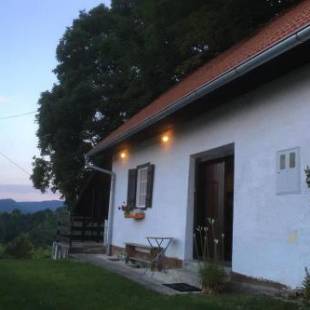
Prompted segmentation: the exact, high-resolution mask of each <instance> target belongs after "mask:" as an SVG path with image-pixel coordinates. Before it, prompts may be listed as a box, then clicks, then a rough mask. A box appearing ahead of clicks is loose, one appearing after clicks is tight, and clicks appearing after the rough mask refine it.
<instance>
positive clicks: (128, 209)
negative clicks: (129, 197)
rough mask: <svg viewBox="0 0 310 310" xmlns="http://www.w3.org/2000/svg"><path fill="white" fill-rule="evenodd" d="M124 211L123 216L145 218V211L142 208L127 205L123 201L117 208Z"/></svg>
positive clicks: (136, 218) (137, 218)
mask: <svg viewBox="0 0 310 310" xmlns="http://www.w3.org/2000/svg"><path fill="white" fill-rule="evenodd" d="M118 209H119V210H121V211H123V212H124V217H125V218H131V219H135V220H143V219H144V218H145V213H144V211H143V210H142V209H136V208H134V207H132V206H129V205H128V204H126V203H125V202H123V204H122V205H121V206H120V207H119V208H118Z"/></svg>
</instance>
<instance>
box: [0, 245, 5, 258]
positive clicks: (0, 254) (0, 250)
mask: <svg viewBox="0 0 310 310" xmlns="http://www.w3.org/2000/svg"><path fill="white" fill-rule="evenodd" d="M4 251H5V246H4V245H3V244H1V243H0V258H3V257H4Z"/></svg>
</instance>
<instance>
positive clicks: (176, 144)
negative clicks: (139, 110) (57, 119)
mask: <svg viewBox="0 0 310 310" xmlns="http://www.w3.org/2000/svg"><path fill="white" fill-rule="evenodd" d="M309 85H310V67H306V68H303V69H302V70H298V71H295V72H293V73H292V74H290V75H289V76H285V77H283V78H282V79H280V80H277V81H275V82H272V83H270V84H268V85H265V86H263V87H261V88H259V89H257V90H255V91H253V92H251V93H249V94H246V95H245V96H243V97H241V98H239V99H238V100H235V101H234V102H232V103H231V104H229V105H226V106H225V108H221V109H219V110H218V111H215V112H212V113H210V114H209V115H208V116H204V117H203V118H200V119H195V120H193V122H192V123H189V124H187V125H186V126H183V128H182V130H181V129H176V131H175V132H174V136H173V139H172V144H171V145H170V146H169V147H168V148H163V147H162V146H161V145H160V143H159V142H158V140H152V141H143V142H141V144H139V145H132V146H131V148H130V150H129V153H128V159H127V160H126V161H121V160H120V159H119V158H118V156H115V160H114V162H113V170H114V172H115V173H116V186H115V199H114V202H115V203H114V220H113V236H112V238H113V245H116V246H120V247H124V243H125V242H139V243H145V242H146V241H145V237H146V236H147V235H160V236H162V235H165V236H172V237H174V238H175V239H176V242H175V243H174V244H173V246H172V247H171V248H170V250H169V252H168V253H167V254H168V255H169V256H172V257H178V258H181V259H189V258H191V251H192V249H191V231H192V208H193V206H192V204H191V203H190V201H191V200H190V199H189V198H190V197H188V193H189V188H190V182H189V173H190V158H191V155H193V154H196V153H199V152H204V151H207V150H210V149H213V148H216V147H220V146H222V145H226V144H229V143H234V145H235V195H234V225H233V229H234V236H233V261H232V269H233V271H235V272H238V273H242V274H245V275H248V276H252V277H257V278H264V279H268V280H273V281H277V282H281V283H283V284H286V285H289V286H291V287H295V286H298V285H300V284H301V281H302V279H303V277H304V267H305V266H310V194H309V190H308V188H307V186H306V184H305V177H304V173H303V170H304V168H305V167H306V166H307V165H310V130H309V115H310V87H309ZM293 147H300V158H301V176H300V178H301V193H300V194H288V195H277V194H276V187H275V185H276V154H277V152H278V151H280V150H285V149H289V148H293ZM146 162H151V163H153V164H155V166H156V168H155V180H154V192H153V207H152V208H151V209H148V210H147V211H146V218H145V219H144V220H143V221H141V222H138V221H134V220H131V219H124V216H123V213H122V212H121V211H119V210H118V209H117V206H119V205H121V203H122V202H123V201H126V197H127V175H128V169H130V168H135V167H136V166H137V165H141V164H144V163H146Z"/></svg>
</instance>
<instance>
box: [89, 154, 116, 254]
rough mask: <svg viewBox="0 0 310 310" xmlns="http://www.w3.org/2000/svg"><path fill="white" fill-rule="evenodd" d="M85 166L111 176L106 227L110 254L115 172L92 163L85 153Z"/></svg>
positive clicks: (108, 252)
mask: <svg viewBox="0 0 310 310" xmlns="http://www.w3.org/2000/svg"><path fill="white" fill-rule="evenodd" d="M85 166H86V168H89V169H92V170H95V171H98V172H101V173H103V174H107V175H109V176H110V177H111V183H110V197H109V209H108V228H107V254H108V255H112V232H113V213H114V212H113V204H114V188H115V178H116V176H115V173H114V172H113V171H110V170H107V169H104V168H101V167H98V166H96V165H94V164H93V163H92V162H91V161H90V159H89V156H87V155H85Z"/></svg>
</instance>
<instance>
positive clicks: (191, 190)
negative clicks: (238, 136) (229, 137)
mask: <svg viewBox="0 0 310 310" xmlns="http://www.w3.org/2000/svg"><path fill="white" fill-rule="evenodd" d="M231 155H233V156H234V167H235V144H234V143H229V144H226V145H223V146H220V147H216V148H213V149H209V150H207V151H203V152H200V153H196V154H192V155H191V156H190V162H189V176H188V195H187V197H188V198H187V212H186V231H185V245H184V260H185V261H192V260H193V259H194V257H193V252H194V242H193V230H194V224H195V219H194V216H195V202H196V201H195V200H196V178H197V172H196V170H197V163H198V162H199V161H209V160H210V161H211V160H217V159H220V158H223V157H229V156H231ZM235 176H236V174H235V171H234V181H233V182H234V189H235ZM234 197H235V195H234ZM234 199H235V198H234ZM233 206H234V201H233ZM233 223H234V219H233ZM233 226H234V225H233ZM233 231H234V229H233ZM232 240H233V241H234V237H233V236H232ZM233 241H232V260H233V243H234V242H233Z"/></svg>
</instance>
